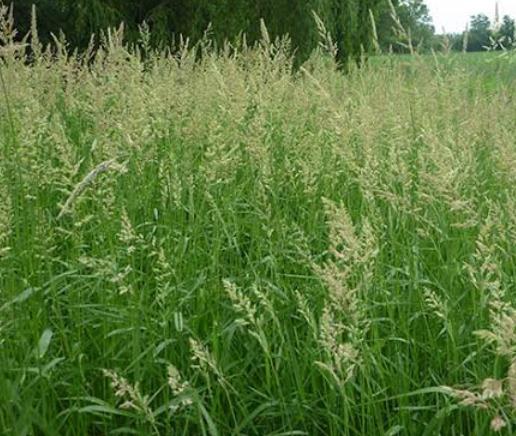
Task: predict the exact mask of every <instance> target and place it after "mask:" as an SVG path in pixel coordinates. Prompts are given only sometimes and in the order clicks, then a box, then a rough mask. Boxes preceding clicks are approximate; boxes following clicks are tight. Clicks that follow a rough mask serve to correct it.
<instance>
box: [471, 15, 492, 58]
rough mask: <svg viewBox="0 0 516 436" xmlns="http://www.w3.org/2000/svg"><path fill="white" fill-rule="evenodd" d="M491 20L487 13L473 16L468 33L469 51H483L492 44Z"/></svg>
mask: <svg viewBox="0 0 516 436" xmlns="http://www.w3.org/2000/svg"><path fill="white" fill-rule="evenodd" d="M491 37H492V32H491V22H490V21H489V18H488V17H487V15H484V14H478V15H474V16H472V17H471V22H470V26H469V35H468V51H482V50H485V48H486V47H489V46H490V45H491V39H490V38H491Z"/></svg>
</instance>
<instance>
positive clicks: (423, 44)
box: [376, 0, 435, 51]
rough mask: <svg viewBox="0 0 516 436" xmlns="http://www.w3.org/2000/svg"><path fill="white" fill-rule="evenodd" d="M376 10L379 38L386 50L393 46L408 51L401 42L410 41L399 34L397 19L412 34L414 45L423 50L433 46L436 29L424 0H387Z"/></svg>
mask: <svg viewBox="0 0 516 436" xmlns="http://www.w3.org/2000/svg"><path fill="white" fill-rule="evenodd" d="M393 9H394V10H393ZM376 10H377V17H376V26H377V30H378V39H379V43H380V47H381V48H382V49H383V50H384V51H387V50H390V49H391V48H392V49H393V50H394V51H406V47H405V46H404V45H402V44H400V43H403V44H406V43H407V42H408V41H403V40H402V39H403V38H401V36H400V35H399V32H398V30H397V28H398V27H399V26H397V25H396V20H398V22H399V24H400V25H401V27H403V29H404V30H405V32H406V33H407V36H410V39H411V41H412V44H413V45H414V46H417V47H419V48H420V49H422V50H426V49H429V48H430V47H431V45H432V40H433V36H434V32H435V29H434V26H433V25H432V18H431V16H430V11H429V9H428V6H427V5H426V4H425V2H424V1H423V0H396V1H392V2H389V1H388V0H385V1H383V2H382V4H381V5H379V6H378V7H377V9H376Z"/></svg>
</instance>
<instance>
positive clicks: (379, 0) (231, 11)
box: [15, 0, 385, 64]
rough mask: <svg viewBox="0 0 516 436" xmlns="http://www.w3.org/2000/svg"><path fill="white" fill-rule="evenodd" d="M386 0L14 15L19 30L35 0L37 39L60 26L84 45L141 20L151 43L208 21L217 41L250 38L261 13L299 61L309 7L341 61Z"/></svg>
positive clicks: (159, 5) (309, 46)
mask: <svg viewBox="0 0 516 436" xmlns="http://www.w3.org/2000/svg"><path fill="white" fill-rule="evenodd" d="M384 1H385V0H305V1H295V2H293V1H291V0H260V1H255V0H218V1H217V2H213V1H210V0H15V16H16V20H17V26H18V28H19V30H20V31H21V33H25V32H27V31H28V29H29V26H30V11H31V6H32V3H33V2H34V3H35V4H36V6H37V10H38V25H39V31H40V37H41V39H42V41H44V42H45V41H48V40H49V39H50V38H49V34H50V32H54V33H57V32H59V30H63V31H64V32H65V34H66V35H67V38H68V41H69V43H70V45H71V46H73V47H84V46H86V44H87V43H88V41H89V39H90V36H91V34H92V33H97V34H98V33H99V32H100V30H102V29H105V28H107V27H113V26H118V24H119V23H120V22H122V21H123V22H124V23H125V25H126V26H125V27H126V36H127V37H128V39H129V41H136V40H137V38H138V25H139V24H141V23H142V22H143V21H146V22H147V23H148V25H149V27H150V29H151V32H152V38H153V43H154V44H170V43H171V42H173V41H176V40H177V39H178V36H179V35H180V34H181V35H184V36H188V37H189V38H190V39H191V40H192V42H195V41H197V40H199V38H201V37H202V36H203V34H204V32H205V30H206V29H207V28H208V26H209V25H210V24H211V28H212V37H213V38H214V39H215V41H217V42H219V43H220V42H222V41H223V40H226V39H229V40H234V39H235V38H236V37H237V36H238V35H240V34H242V33H245V34H246V36H247V40H248V41H249V42H250V43H253V42H255V41H257V40H258V39H259V38H260V19H262V18H263V19H264V20H265V23H266V25H267V28H268V30H269V33H270V35H271V37H272V38H275V37H277V36H283V35H286V34H288V35H289V37H290V38H291V41H292V48H293V51H294V52H295V54H296V59H297V61H298V62H302V61H303V60H305V59H306V58H307V57H308V56H309V55H310V53H311V52H312V50H313V49H314V48H315V47H316V46H317V43H318V34H317V28H316V24H315V22H314V19H313V16H312V11H315V12H316V13H317V14H318V15H319V16H320V17H321V18H322V19H323V21H324V22H325V23H326V24H327V28H328V31H329V32H330V33H331V34H332V36H333V37H334V39H335V40H336V42H337V45H338V48H339V50H338V58H339V61H340V62H341V63H342V64H344V63H345V62H346V60H347V59H349V58H357V57H359V55H360V52H361V50H362V48H365V49H367V47H368V46H369V45H370V40H371V22H370V18H369V11H370V10H371V11H373V12H375V11H376V10H377V9H378V7H380V5H381V4H383V3H384Z"/></svg>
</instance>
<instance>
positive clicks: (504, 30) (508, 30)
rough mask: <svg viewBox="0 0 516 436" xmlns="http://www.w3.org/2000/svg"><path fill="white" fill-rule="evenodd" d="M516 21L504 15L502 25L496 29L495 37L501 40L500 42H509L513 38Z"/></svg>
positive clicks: (515, 30)
mask: <svg viewBox="0 0 516 436" xmlns="http://www.w3.org/2000/svg"><path fill="white" fill-rule="evenodd" d="M515 32H516V23H515V21H514V19H512V18H511V17H509V16H508V15H505V16H504V17H503V20H502V25H501V26H500V29H498V33H497V39H500V40H502V44H503V43H505V44H507V43H511V42H513V41H514V40H515Z"/></svg>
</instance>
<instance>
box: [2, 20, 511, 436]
mask: <svg viewBox="0 0 516 436" xmlns="http://www.w3.org/2000/svg"><path fill="white" fill-rule="evenodd" d="M4 12H5V11H4ZM5 20H7V21H5ZM5 20H4V21H5V22H8V20H9V18H8V16H6V18H5ZM4 21H2V22H4ZM9 28H10V27H9V26H7V25H6V26H4V32H6V30H5V29H9ZM2 41H3V43H2V47H1V55H0V56H1V66H0V72H1V75H2V81H3V84H4V87H3V88H4V89H3V91H4V92H3V95H2V105H1V106H0V143H1V157H2V159H1V160H0V315H1V316H0V392H2V395H1V398H0V428H1V429H2V433H3V434H16V435H18V434H48V435H54V434H55V435H57V434H59V435H64V434H66V435H73V434H77V435H79V434H81V435H82V434H117V433H118V434H120V433H125V434H185V435H187V434H209V435H217V434H220V435H226V434H235V435H236V434H256V435H265V434H271V435H272V434H278V435H279V434H285V435H286V434H290V435H301V434H307V435H313V434H325V435H362V434H390V435H394V434H450V435H451V434H488V433H489V432H490V431H493V430H497V431H505V432H507V434H511V432H513V430H512V429H513V427H514V422H515V421H514V418H515V415H514V409H515V405H514V398H515V388H514V380H513V379H514V374H515V365H516V363H515V362H516V360H515V355H514V352H515V351H514V343H515V341H514V326H515V324H516V321H515V319H516V317H515V315H514V291H515V280H514V277H515V272H516V271H515V269H516V268H515V259H516V256H515V254H516V253H515V248H514V247H515V236H516V219H515V217H516V214H515V211H516V209H515V208H516V203H515V200H514V199H515V194H516V193H515V186H516V171H515V168H516V165H515V164H516V142H515V137H516V136H515V134H516V125H515V124H514V119H516V104H515V101H516V100H515V95H514V93H515V92H514V87H511V86H509V82H508V81H507V80H505V79H504V80H500V81H498V82H493V81H490V82H489V86H485V76H484V75H483V73H477V72H476V71H477V70H471V69H470V68H469V65H468V60H467V59H468V58H466V57H464V58H463V60H458V59H457V58H453V59H451V58H449V57H443V58H439V57H437V58H436V59H434V61H433V62H429V61H428V59H423V58H417V57H416V58H415V59H411V61H410V62H403V61H396V60H394V59H395V58H388V59H384V61H381V62H371V63H370V64H369V65H365V66H364V67H363V68H361V69H356V70H352V71H350V72H349V74H347V75H342V74H341V73H340V72H338V70H337V68H336V65H335V63H334V61H333V60H332V59H331V58H328V57H327V56H325V55H323V54H322V52H319V53H314V54H313V56H312V57H311V59H310V60H309V61H308V62H307V63H306V64H305V65H303V67H302V68H301V69H300V70H299V71H297V72H294V71H293V70H292V64H291V60H290V58H289V57H288V56H287V55H286V53H287V52H286V51H285V46H284V42H282V41H279V42H277V43H272V42H270V41H268V42H263V43H262V44H259V45H257V46H255V47H246V46H245V44H242V45H240V46H235V47H229V46H227V47H226V49H225V50H220V51H219V52H215V51H214V50H210V49H207V48H206V45H203V46H199V47H200V48H199V47H193V48H189V47H188V46H187V45H186V44H185V45H184V46H183V47H181V48H180V49H179V50H178V51H177V52H176V53H175V54H169V53H157V52H146V53H142V50H141V48H138V47H128V46H126V45H124V43H123V38H122V32H121V31H118V32H109V33H108V34H106V36H105V38H104V42H103V44H102V46H101V47H100V48H99V50H98V51H96V52H95V53H94V54H93V53H92V54H90V55H86V56H82V57H81V56H76V55H69V54H67V51H66V50H65V49H64V41H63V40H62V39H56V43H55V44H54V45H52V46H50V47H48V48H46V49H45V48H44V47H40V46H39V45H38V46H36V47H34V49H33V50H32V51H31V52H30V53H38V55H37V58H36V59H32V60H31V62H27V61H28V59H27V56H29V54H27V53H26V49H27V47H25V46H22V45H17V44H16V43H15V42H14V39H12V38H9V35H4V37H3V39H2ZM29 42H30V41H29ZM36 42H37V40H36V39H35V40H34V43H36ZM199 49H202V50H203V53H202V56H201V57H200V59H199V56H197V50H199ZM475 62H476V63H478V62H481V61H480V60H478V59H475ZM486 68H487V67H486ZM504 77H507V76H504Z"/></svg>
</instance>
